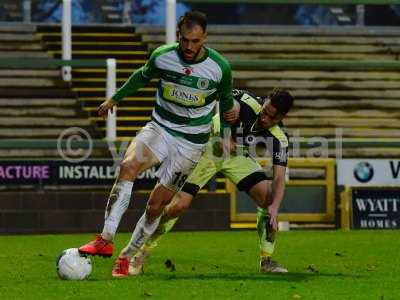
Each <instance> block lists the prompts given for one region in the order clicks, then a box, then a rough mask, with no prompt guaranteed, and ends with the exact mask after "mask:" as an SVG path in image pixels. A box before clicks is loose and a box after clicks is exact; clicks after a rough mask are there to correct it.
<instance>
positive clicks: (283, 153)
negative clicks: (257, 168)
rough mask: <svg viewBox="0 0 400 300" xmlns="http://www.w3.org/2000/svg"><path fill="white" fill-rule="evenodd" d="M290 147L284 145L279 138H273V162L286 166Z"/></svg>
mask: <svg viewBox="0 0 400 300" xmlns="http://www.w3.org/2000/svg"><path fill="white" fill-rule="evenodd" d="M288 148H289V147H286V146H285V147H284V146H282V144H281V142H280V141H279V140H278V139H277V138H275V137H274V138H273V149H272V162H273V164H274V165H278V166H284V167H286V166H287V164H288V155H289V152H288Z"/></svg>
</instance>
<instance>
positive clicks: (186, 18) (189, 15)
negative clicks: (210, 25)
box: [178, 10, 207, 32]
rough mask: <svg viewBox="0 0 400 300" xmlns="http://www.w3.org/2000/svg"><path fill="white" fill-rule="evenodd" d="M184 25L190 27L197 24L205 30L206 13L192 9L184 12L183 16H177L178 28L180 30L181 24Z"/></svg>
mask: <svg viewBox="0 0 400 300" xmlns="http://www.w3.org/2000/svg"><path fill="white" fill-rule="evenodd" d="M183 25H185V26H186V27H188V28H192V27H194V26H196V25H199V26H200V27H201V28H202V29H203V31H204V32H206V31H207V16H206V14H204V13H202V12H200V11H196V10H192V11H188V12H186V13H185V14H184V15H183V16H181V17H180V18H179V21H178V29H179V30H180V29H181V28H182V26H183Z"/></svg>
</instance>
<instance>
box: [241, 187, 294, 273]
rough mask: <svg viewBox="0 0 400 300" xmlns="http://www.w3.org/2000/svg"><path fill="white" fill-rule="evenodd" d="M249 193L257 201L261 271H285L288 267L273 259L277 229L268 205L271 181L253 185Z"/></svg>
mask: <svg viewBox="0 0 400 300" xmlns="http://www.w3.org/2000/svg"><path fill="white" fill-rule="evenodd" d="M248 194H249V195H250V196H251V197H252V199H254V201H255V202H256V203H257V205H258V207H257V233H258V238H259V245H260V272H263V273H268V272H274V273H285V272H287V269H286V268H285V267H283V266H281V265H280V264H279V263H277V262H276V261H274V260H272V258H271V257H272V255H273V253H274V250H275V241H276V233H277V232H276V230H275V229H274V228H273V226H272V225H271V223H270V216H269V214H268V210H267V208H268V206H269V205H270V204H271V203H270V199H271V183H270V182H269V181H267V180H263V181H260V182H258V183H257V184H255V185H253V186H252V187H251V188H250V189H249V191H248Z"/></svg>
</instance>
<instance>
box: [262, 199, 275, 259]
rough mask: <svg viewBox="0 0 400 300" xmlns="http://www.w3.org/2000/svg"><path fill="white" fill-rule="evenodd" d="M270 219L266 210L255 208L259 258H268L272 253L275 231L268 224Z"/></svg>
mask: <svg viewBox="0 0 400 300" xmlns="http://www.w3.org/2000/svg"><path fill="white" fill-rule="evenodd" d="M269 221H270V217H269V215H268V212H267V210H266V209H263V208H261V207H257V233H258V238H259V245H260V256H261V257H268V256H271V255H272V254H273V253H274V248H275V234H276V231H275V230H274V229H273V228H272V226H271V225H270V224H269Z"/></svg>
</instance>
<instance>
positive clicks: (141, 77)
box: [97, 51, 156, 118]
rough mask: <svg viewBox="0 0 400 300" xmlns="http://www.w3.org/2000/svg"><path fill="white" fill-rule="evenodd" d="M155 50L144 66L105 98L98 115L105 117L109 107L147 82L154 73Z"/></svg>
mask: <svg viewBox="0 0 400 300" xmlns="http://www.w3.org/2000/svg"><path fill="white" fill-rule="evenodd" d="M155 52H156V51H154V52H153V54H152V55H151V56H150V59H149V60H148V61H147V62H146V64H145V65H144V66H142V67H141V68H139V69H137V70H136V71H135V72H133V74H132V75H131V76H130V77H129V78H128V80H127V81H126V82H125V83H124V85H123V86H122V87H120V88H119V89H118V91H117V92H116V93H115V94H114V95H113V96H112V97H111V98H110V99H107V100H106V101H104V102H103V103H102V104H101V105H100V106H99V107H98V109H97V112H98V114H99V116H102V117H103V118H104V117H107V113H108V110H109V109H111V108H113V107H114V106H115V105H117V104H118V103H119V102H121V101H122V100H123V99H124V98H125V97H126V96H128V95H133V94H135V93H136V92H137V90H139V89H140V88H142V87H144V86H145V85H146V84H147V83H149V81H150V80H151V79H152V78H153V77H154V76H155V73H156V67H155V58H156V55H155Z"/></svg>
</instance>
